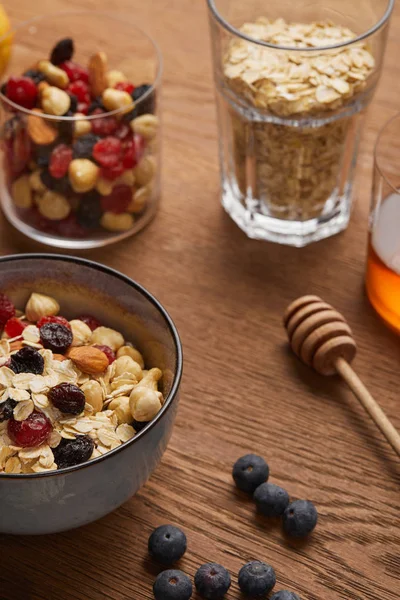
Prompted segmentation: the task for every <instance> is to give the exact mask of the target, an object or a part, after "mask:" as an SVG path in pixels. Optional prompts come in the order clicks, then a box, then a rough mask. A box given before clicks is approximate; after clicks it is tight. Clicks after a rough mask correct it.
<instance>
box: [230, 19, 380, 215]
mask: <svg viewBox="0 0 400 600" xmlns="http://www.w3.org/2000/svg"><path fill="white" fill-rule="evenodd" d="M240 31H241V32H243V33H244V34H246V35H248V36H250V37H252V38H254V39H257V40H262V41H265V42H268V43H271V44H274V45H279V46H286V47H291V48H297V49H301V48H307V49H308V50H307V51H305V52H303V53H302V52H299V51H295V52H293V51H292V52H290V51H286V50H278V49H276V48H269V47H267V46H260V45H258V44H255V43H250V42H248V41H246V40H245V39H240V38H237V39H234V40H232V41H231V42H230V44H229V46H228V49H227V51H226V54H225V57H224V76H225V85H226V86H227V87H228V89H229V90H231V91H232V92H233V93H234V95H236V96H237V97H239V98H240V100H241V102H242V103H243V100H244V101H245V103H246V104H247V105H249V106H250V107H254V108H255V109H257V110H258V111H261V112H263V113H265V114H269V115H271V116H274V117H277V118H278V119H279V122H274V120H273V119H271V120H270V122H265V121H264V122H262V121H260V120H259V119H258V120H255V121H252V122H251V127H252V134H251V135H252V136H253V140H252V144H253V147H254V149H255V150H254V152H255V160H256V180H257V188H258V189H257V190H256V193H257V197H258V198H263V199H264V200H265V202H266V204H267V205H268V208H269V210H270V213H271V214H272V215H273V216H277V217H279V218H287V219H294V218H299V217H300V218H303V219H308V218H313V217H315V216H318V215H320V214H321V211H322V210H323V208H324V205H325V202H326V200H327V199H328V198H329V196H330V195H331V194H332V192H334V190H335V188H336V186H337V184H338V175H339V171H340V167H341V161H342V158H343V153H344V146H345V143H346V139H347V137H348V135H349V133H350V131H351V128H352V126H353V119H352V117H351V116H343V117H341V118H338V119H337V120H331V121H329V122H325V123H323V124H318V125H317V124H316V123H315V122H314V123H313V122H312V121H313V119H316V118H318V119H325V118H328V117H330V116H333V115H334V114H335V113H338V112H339V111H340V110H341V109H344V108H346V107H348V106H349V105H350V104H352V103H354V101H355V99H356V98H357V97H358V96H360V94H361V93H362V92H364V91H365V90H366V88H367V81H368V79H369V78H370V77H371V76H372V74H373V73H374V68H375V60H374V57H373V56H372V54H371V52H370V51H369V49H368V46H367V44H365V43H363V42H359V43H356V44H352V45H351V46H345V47H341V48H337V49H334V50H331V51H329V53H327V52H326V51H324V52H323V53H318V47H321V46H327V45H335V44H342V43H345V42H349V41H351V40H353V39H354V38H355V37H356V34H355V33H354V32H352V31H351V30H350V29H348V28H346V27H342V26H339V25H335V24H334V23H332V22H328V21H327V22H320V23H309V24H304V23H287V22H286V21H284V20H283V19H277V20H276V21H270V20H268V19H267V18H264V17H260V18H259V19H258V20H257V21H256V22H254V23H246V24H244V25H243V26H242V27H241V28H240ZM310 49H315V51H311V52H310V51H309V50H310ZM231 119H232V131H233V144H234V160H235V168H236V175H237V180H238V184H239V187H240V189H241V191H242V193H243V194H244V195H246V172H245V169H246V162H245V158H246V154H247V146H248V139H249V132H248V121H246V120H245V119H242V118H241V117H240V116H239V114H238V113H237V112H235V111H233V110H232V111H231ZM278 119H277V120H278ZM296 120H298V122H297V123H296V122H295V121H296ZM285 121H286V122H285ZM288 121H291V122H288ZM305 121H306V122H305ZM307 121H308V122H307Z"/></svg>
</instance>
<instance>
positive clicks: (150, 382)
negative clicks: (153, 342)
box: [137, 367, 162, 391]
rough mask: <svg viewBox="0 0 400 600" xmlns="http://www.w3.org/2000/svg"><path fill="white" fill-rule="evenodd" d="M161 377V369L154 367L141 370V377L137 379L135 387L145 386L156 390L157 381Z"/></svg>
mask: <svg viewBox="0 0 400 600" xmlns="http://www.w3.org/2000/svg"><path fill="white" fill-rule="evenodd" d="M161 377H162V371H161V369H158V368H157V367H154V368H153V369H150V370H149V371H147V372H146V373H145V372H143V378H142V379H141V380H140V381H139V383H138V385H137V387H146V388H150V389H152V390H154V391H157V390H158V382H159V381H160V379H161Z"/></svg>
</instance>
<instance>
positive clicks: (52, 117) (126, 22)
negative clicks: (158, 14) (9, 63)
mask: <svg viewBox="0 0 400 600" xmlns="http://www.w3.org/2000/svg"><path fill="white" fill-rule="evenodd" d="M89 14H90V15H93V14H95V15H96V16H102V17H106V18H107V19H112V20H113V21H119V22H120V23H123V24H124V25H130V26H131V27H134V28H135V29H136V30H137V31H139V32H140V33H141V34H142V35H144V37H146V38H147V39H148V40H149V42H150V43H151V44H152V46H153V48H154V50H155V53H156V56H157V62H158V64H157V72H156V77H155V79H154V82H153V83H151V84H149V85H150V87H149V89H148V90H147V92H145V93H144V94H143V96H141V97H140V99H139V100H137V101H136V102H132V104H130V105H127V106H124V107H123V108H117V109H115V110H111V111H108V112H105V113H102V114H100V115H84V116H80V117H76V116H75V115H74V116H71V117H68V116H60V117H58V116H57V115H49V114H46V113H40V114H38V113H37V112H35V111H34V110H30V109H29V108H24V107H23V106H20V105H19V104H15V102H12V101H11V100H9V99H8V98H7V97H6V96H5V95H4V94H3V93H2V92H1V91H0V100H1V101H2V102H4V103H5V104H7V105H8V106H10V107H12V108H13V109H14V110H16V111H17V112H22V113H25V114H27V115H33V116H35V117H40V118H42V119H49V120H51V121H81V120H83V119H85V120H86V119H87V120H89V121H92V120H94V119H104V118H105V117H111V116H113V115H119V114H121V113H125V112H129V111H130V110H133V109H134V108H135V106H139V105H140V104H142V103H143V102H144V101H145V100H146V99H147V98H148V97H149V96H150V95H151V94H152V93H153V92H154V90H155V89H156V88H158V86H159V85H160V82H161V78H162V72H163V57H162V53H161V50H160V48H159V46H158V44H157V43H156V42H155V40H154V39H153V38H152V37H151V36H150V35H149V34H148V33H146V32H145V31H144V30H143V29H141V28H140V27H138V26H137V25H135V24H134V23H132V22H131V20H130V19H129V17H128V15H124V14H123V13H119V14H117V15H114V14H111V13H108V12H105V11H98V10H63V11H57V12H53V13H47V14H45V15H39V16H36V17H33V18H32V19H28V20H26V21H23V22H22V23H20V24H19V25H17V26H15V27H12V28H11V29H10V30H9V31H7V32H6V33H5V34H3V35H2V36H1V37H0V44H1V43H2V41H3V40H4V39H6V38H8V37H9V36H14V35H15V34H17V33H19V32H20V30H21V29H24V28H26V27H29V26H30V25H33V24H34V23H37V22H40V21H44V20H45V19H51V18H60V17H63V16H72V15H75V16H76V15H89ZM124 16H126V19H124Z"/></svg>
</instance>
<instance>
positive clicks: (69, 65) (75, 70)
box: [58, 60, 89, 83]
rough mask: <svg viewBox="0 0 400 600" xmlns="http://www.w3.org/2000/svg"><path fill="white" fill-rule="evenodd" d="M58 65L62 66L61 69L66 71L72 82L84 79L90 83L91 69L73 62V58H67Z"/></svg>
mask: <svg viewBox="0 0 400 600" xmlns="http://www.w3.org/2000/svg"><path fill="white" fill-rule="evenodd" d="M58 66H59V67H60V69H62V70H63V71H65V72H66V74H67V75H68V79H69V81H70V82H72V81H84V82H85V83H88V81H89V71H88V70H87V69H85V67H82V66H81V65H78V64H77V63H74V62H72V60H66V61H65V62H62V63H61V64H59V65H58Z"/></svg>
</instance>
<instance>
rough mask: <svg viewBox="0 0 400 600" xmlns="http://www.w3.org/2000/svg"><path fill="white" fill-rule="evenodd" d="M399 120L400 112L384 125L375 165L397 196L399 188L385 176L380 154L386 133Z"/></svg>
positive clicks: (375, 156) (377, 144) (380, 133)
mask: <svg viewBox="0 0 400 600" xmlns="http://www.w3.org/2000/svg"><path fill="white" fill-rule="evenodd" d="M397 119H400V112H398V113H397V114H395V115H394V116H393V117H392V118H391V119H389V121H387V122H386V123H385V124H384V125H383V127H382V128H381V129H380V131H379V133H378V139H377V140H376V142H375V148H374V164H375V168H376V170H377V171H378V173H379V175H380V176H381V177H382V179H383V180H384V181H385V182H386V184H387V185H388V186H389V187H390V188H391V189H392V190H393V192H395V193H396V194H398V193H399V188H398V187H396V186H395V185H393V183H392V182H391V181H390V180H389V179H388V176H387V175H386V174H385V169H384V167H383V165H382V164H381V162H380V155H379V152H380V147H381V143H382V142H383V137H384V135H385V133H386V132H387V130H388V129H389V127H390V126H391V125H392V123H394V121H397Z"/></svg>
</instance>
